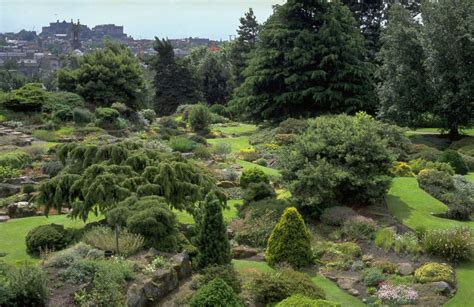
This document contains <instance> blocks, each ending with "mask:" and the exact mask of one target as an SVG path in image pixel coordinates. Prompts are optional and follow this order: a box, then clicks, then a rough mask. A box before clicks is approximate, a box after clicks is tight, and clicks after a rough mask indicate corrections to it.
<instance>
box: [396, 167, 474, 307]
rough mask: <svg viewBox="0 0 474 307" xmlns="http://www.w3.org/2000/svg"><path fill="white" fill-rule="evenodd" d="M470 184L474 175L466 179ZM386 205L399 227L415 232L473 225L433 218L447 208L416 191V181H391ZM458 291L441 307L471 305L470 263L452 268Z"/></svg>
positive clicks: (473, 269)
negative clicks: (398, 222)
mask: <svg viewBox="0 0 474 307" xmlns="http://www.w3.org/2000/svg"><path fill="white" fill-rule="evenodd" d="M466 177H467V178H468V179H469V180H471V181H473V182H474V173H470V174H468V175H467V176H466ZM387 205H388V208H389V210H390V213H391V214H392V215H393V216H395V217H396V218H397V219H398V220H400V221H401V222H402V223H403V224H405V225H406V226H408V227H410V228H411V229H415V228H417V227H419V226H423V227H425V228H427V229H439V228H450V227H454V226H468V227H470V228H471V229H474V222H459V221H453V220H448V219H442V218H439V217H436V216H433V215H432V214H433V213H442V212H445V211H446V210H447V206H446V205H445V204H443V203H442V202H440V201H438V200H437V199H435V198H433V197H432V196H431V195H429V194H428V193H426V192H425V191H423V190H422V189H420V187H418V183H417V181H416V178H395V180H394V182H393V185H392V187H391V189H390V191H389V193H388V195H387ZM456 280H457V283H458V285H457V286H458V291H457V292H456V295H455V296H454V297H453V298H452V299H451V300H449V301H448V303H447V304H446V305H445V306H449V307H458V306H459V307H462V306H471V305H472V297H474V288H473V287H472V284H473V282H474V263H473V262H466V263H463V264H461V265H460V266H458V267H457V268H456Z"/></svg>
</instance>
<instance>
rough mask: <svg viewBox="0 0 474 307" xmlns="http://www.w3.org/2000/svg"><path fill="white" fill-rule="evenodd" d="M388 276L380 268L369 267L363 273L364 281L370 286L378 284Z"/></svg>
mask: <svg viewBox="0 0 474 307" xmlns="http://www.w3.org/2000/svg"><path fill="white" fill-rule="evenodd" d="M385 279H387V276H386V275H385V274H384V273H383V272H382V270H381V269H379V268H367V269H365V270H364V272H363V273H362V282H363V283H364V285H366V286H368V287H375V286H378V285H379V284H380V283H381V282H382V281H384V280H385Z"/></svg>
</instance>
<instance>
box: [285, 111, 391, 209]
mask: <svg viewBox="0 0 474 307" xmlns="http://www.w3.org/2000/svg"><path fill="white" fill-rule="evenodd" d="M387 129H392V127H390V126H385V125H381V124H379V123H378V122H377V121H375V120H374V119H373V118H371V117H370V116H368V115H367V114H364V113H359V114H357V115H356V116H347V115H338V116H321V117H318V118H317V119H316V120H311V121H309V128H308V129H307V130H306V132H305V133H303V134H302V135H299V136H298V137H297V139H296V142H295V143H294V144H292V145H289V146H287V147H285V148H284V149H283V150H282V152H281V154H280V156H279V161H280V163H281V168H282V175H283V179H284V181H285V182H286V183H287V184H288V185H289V189H290V192H291V194H292V195H293V197H294V198H295V199H296V201H297V203H298V204H300V205H301V206H303V207H305V208H306V209H307V210H309V211H310V212H311V213H315V214H318V213H320V212H321V211H322V209H323V208H324V207H329V206H334V205H341V204H344V205H346V204H359V205H360V204H367V203H370V202H374V201H376V200H380V199H381V198H382V197H383V196H384V195H385V193H386V191H387V189H388V187H389V185H390V182H391V177H390V176H389V175H390V174H389V169H390V167H391V166H392V161H393V156H394V154H393V151H392V150H390V149H388V148H387V147H388V143H389V141H390V139H392V138H388V137H387V138H386V137H385V136H386V134H387V133H386V132H385V130H387ZM397 133H398V131H395V132H394V134H397Z"/></svg>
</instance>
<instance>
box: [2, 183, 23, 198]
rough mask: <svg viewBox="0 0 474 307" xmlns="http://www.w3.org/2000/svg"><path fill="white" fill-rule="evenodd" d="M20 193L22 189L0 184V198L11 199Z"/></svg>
mask: <svg viewBox="0 0 474 307" xmlns="http://www.w3.org/2000/svg"><path fill="white" fill-rule="evenodd" d="M19 192H20V187H19V186H17V185H13V184H9V183H0V198H3V197H9V196H12V195H15V194H16V193H19Z"/></svg>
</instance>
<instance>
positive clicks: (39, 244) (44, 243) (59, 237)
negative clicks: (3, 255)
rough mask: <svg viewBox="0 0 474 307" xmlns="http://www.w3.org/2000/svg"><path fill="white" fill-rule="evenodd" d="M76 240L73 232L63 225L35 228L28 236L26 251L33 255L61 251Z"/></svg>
mask: <svg viewBox="0 0 474 307" xmlns="http://www.w3.org/2000/svg"><path fill="white" fill-rule="evenodd" d="M73 239H74V234H73V231H70V230H67V229H64V226H63V225H57V224H49V225H42V226H38V227H35V228H33V229H32V230H30V231H29V232H28V234H27V235H26V250H27V251H28V253H30V254H33V255H39V254H40V253H41V252H42V251H59V250H61V249H64V248H65V247H66V246H67V245H68V244H70V243H71V242H72V241H73Z"/></svg>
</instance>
